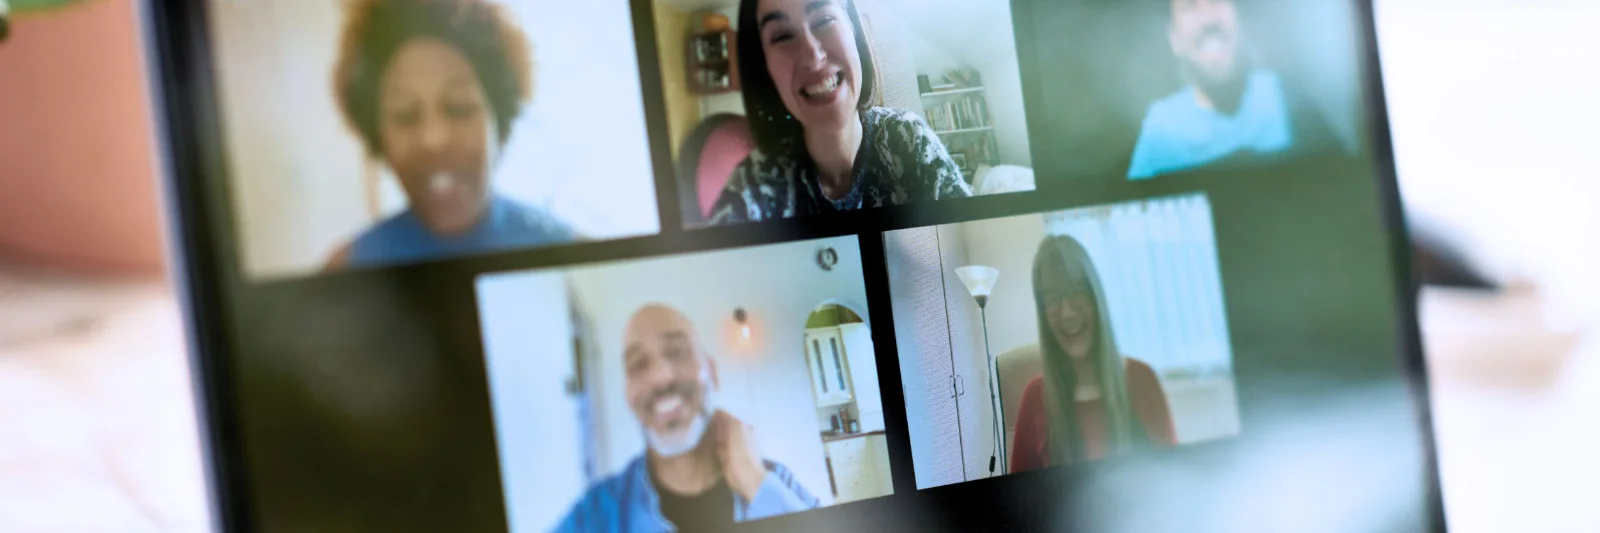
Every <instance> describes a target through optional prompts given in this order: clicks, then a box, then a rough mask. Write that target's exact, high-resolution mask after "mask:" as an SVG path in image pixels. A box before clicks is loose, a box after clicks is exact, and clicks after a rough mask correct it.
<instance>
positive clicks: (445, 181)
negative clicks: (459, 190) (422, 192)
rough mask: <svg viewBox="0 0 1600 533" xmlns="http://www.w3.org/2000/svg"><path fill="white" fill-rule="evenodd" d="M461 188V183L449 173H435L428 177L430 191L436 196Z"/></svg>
mask: <svg viewBox="0 0 1600 533" xmlns="http://www.w3.org/2000/svg"><path fill="white" fill-rule="evenodd" d="M458 186H460V181H459V180H457V179H455V177H453V176H451V175H450V174H449V173H448V172H435V173H434V174H433V175H432V176H429V177H428V190H429V191H431V192H433V193H434V194H445V193H448V192H450V191H452V190H454V189H455V188H456V187H458Z"/></svg>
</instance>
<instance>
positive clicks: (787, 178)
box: [710, 0, 972, 224]
mask: <svg viewBox="0 0 1600 533" xmlns="http://www.w3.org/2000/svg"><path fill="white" fill-rule="evenodd" d="M739 28H740V29H741V30H740V32H739V37H738V52H739V53H738V56H739V63H740V65H739V67H740V68H739V70H740V72H743V73H744V76H745V79H744V89H743V93H744V106H745V111H746V116H747V118H748V120H749V121H750V128H751V131H752V132H753V133H754V135H755V140H756V151H755V152H754V153H752V154H750V156H749V157H747V158H746V159H745V160H744V162H742V163H741V164H740V165H739V166H738V168H737V169H735V170H734V172H733V175H732V177H731V179H730V180H729V181H728V185H727V186H726V187H725V188H724V189H723V192H722V195H721V196H720V197H719V198H718V199H717V201H716V203H715V204H714V205H713V207H712V209H711V216H710V220H711V223H712V224H728V223H738V222H753V221H760V220H768V219H778V218H790V217H796V216H804V215H811V214H819V213H828V212H835V211H850V210H856V209H863V208H870V207H880V206H885V205H897V204H903V203H908V202H915V201H924V200H939V199H944V198H953V197H966V196H971V195H972V191H971V188H970V187H969V185H968V184H967V182H966V181H965V180H964V179H963V178H962V173H961V170H960V168H959V167H957V166H956V163H955V161H954V160H953V159H952V158H951V157H950V153H949V151H948V150H947V149H946V148H945V145H944V143H943V142H942V141H941V140H940V139H939V136H938V134H937V133H935V132H934V131H933V129H932V128H930V127H929V126H928V124H927V122H925V121H923V120H922V118H921V117H918V116H917V115H916V114H914V113H912V112H909V111H904V110H897V109H890V108H887V107H877V106H874V105H873V101H874V98H875V95H874V93H875V91H876V90H877V79H876V78H877V73H876V69H875V68H874V67H875V63H874V61H873V57H872V50H871V47H870V46H869V43H868V40H867V38H866V35H865V31H864V27H863V25H862V23H861V16H860V14H859V13H858V12H857V10H856V6H855V1H854V0H743V2H742V3H741V4H740V6H739Z"/></svg>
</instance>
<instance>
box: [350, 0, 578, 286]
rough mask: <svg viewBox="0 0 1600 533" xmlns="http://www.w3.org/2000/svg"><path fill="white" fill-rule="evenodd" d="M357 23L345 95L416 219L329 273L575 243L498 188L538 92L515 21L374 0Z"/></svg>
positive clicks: (353, 13)
mask: <svg viewBox="0 0 1600 533" xmlns="http://www.w3.org/2000/svg"><path fill="white" fill-rule="evenodd" d="M349 16H350V18H349V22H348V25H347V26H346V27H345V32H344V46H343V49H342V56H341V58H340V60H339V64H338V66H337V68H336V69H335V74H334V84H335V87H334V89H335V92H336V94H337V96H338V99H339V104H340V106H341V110H342V111H343V113H344V116H345V119H346V120H347V121H348V122H349V123H350V125H351V127H352V128H353V129H354V130H355V131H356V132H357V133H358V134H359V136H360V137H361V141H362V144H363V146H365V147H366V149H367V151H368V152H369V153H370V154H371V155H373V156H375V157H378V158H380V159H382V160H384V162H386V163H387V164H388V166H389V168H390V169H392V170H393V171H394V174H395V176H396V177H397V178H398V179H399V182H400V187H401V189H402V190H403V191H404V192H405V196H406V198H407V200H408V201H409V202H408V203H409V206H410V207H409V208H408V209H406V210H405V211H403V212H401V213H400V214H398V215H395V216H393V217H391V218H389V219H387V220H384V221H382V222H379V223H378V224H377V225H375V226H373V227H371V228H368V229H367V230H365V231H363V232H362V233H361V235H360V236H358V237H356V239H355V240H354V241H352V242H351V243H349V244H348V245H346V246H344V247H342V248H341V249H340V250H338V251H337V252H335V254H334V257H333V258H332V259H331V260H330V261H329V263H328V267H329V268H330V269H337V268H344V267H346V266H362V265H374V264H386V263H393V262H398V261H408V260H416V259H422V258H428V257H438V256H448V255H458V254H461V253H468V252H473V251H487V250H493V249H503V248H513V247H526V246H539V245H546V244H553V243H559V242H565V241H570V240H573V239H574V234H573V232H572V230H571V229H570V228H569V227H568V226H567V225H566V224H564V223H562V222H560V221H559V220H557V219H555V218H554V217H552V216H550V215H549V214H548V213H546V212H544V211H543V210H540V209H537V208H534V207H531V206H526V205H522V204H520V203H517V202H514V201H512V200H510V199H508V198H504V197H502V196H499V195H496V194H495V193H494V192H493V190H492V188H491V187H490V185H489V176H490V175H491V173H492V167H493V166H494V165H495V164H496V163H497V162H498V160H499V152H500V148H501V146H503V145H504V144H505V142H506V139H508V138H509V137H510V135H511V126H512V124H513V122H514V121H515V120H516V117H517V114H518V112H519V110H520V106H521V105H522V104H523V102H524V101H526V100H527V99H528V98H529V96H530V93H531V86H532V81H531V78H532V74H531V70H532V61H531V60H530V58H529V56H530V53H531V52H530V46H529V44H528V41H527V38H526V37H525V36H524V35H523V33H522V31H521V30H520V29H518V28H517V27H516V26H515V25H513V24H512V22H511V21H510V18H509V14H508V13H507V12H506V11H505V10H504V9H502V8H500V7H499V6H496V5H494V4H490V3H488V2H485V1H482V0H367V1H364V2H359V3H356V4H354V5H353V7H352V8H351V10H350V15H349Z"/></svg>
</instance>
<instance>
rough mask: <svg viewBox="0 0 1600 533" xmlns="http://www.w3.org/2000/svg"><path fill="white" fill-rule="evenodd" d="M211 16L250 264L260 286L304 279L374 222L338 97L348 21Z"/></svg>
mask: <svg viewBox="0 0 1600 533" xmlns="http://www.w3.org/2000/svg"><path fill="white" fill-rule="evenodd" d="M211 16H212V25H213V30H212V35H213V38H214V39H215V43H216V53H217V59H216V67H217V76H218V80H217V82H218V84H219V90H218V94H219V96H220V98H221V106H222V119H223V133H224V135H225V137H226V139H225V145H224V146H225V147H226V150H227V163H228V171H229V172H230V176H229V177H230V178H231V180H230V182H231V186H232V197H233V203H234V209H235V210H236V211H237V212H236V217H235V218H236V224H237V228H236V229H237V231H238V239H239V241H238V242H239V247H240V252H239V253H240V254H241V259H242V260H243V261H242V264H244V265H246V268H247V272H246V275H248V276H252V277H254V276H281V275H285V274H298V273H301V272H303V271H304V270H305V268H306V266H307V265H308V264H320V263H321V262H322V261H324V260H325V258H326V257H327V256H328V254H329V253H331V252H332V251H333V249H334V248H335V247H337V246H339V245H341V244H343V243H344V242H345V241H347V240H349V239H350V238H352V237H354V236H355V235H356V233H357V232H359V231H360V230H361V229H362V228H363V227H364V226H365V225H367V224H369V223H371V222H372V221H373V217H372V215H371V214H369V209H368V206H367V195H366V190H365V185H364V181H363V180H364V179H365V178H364V176H365V172H366V168H365V163H364V159H365V156H364V153H363V151H362V149H361V145H360V143H359V142H358V141H357V139H356V137H355V135H354V134H353V133H351V131H350V129H349V128H348V127H346V126H345V123H344V120H343V118H341V115H340V114H339V109H338V107H337V106H336V105H335V102H334V98H333V89H332V87H333V84H332V81H331V80H332V70H333V65H334V61H335V59H336V58H335V55H336V53H335V52H336V50H337V47H338V37H339V30H340V24H341V23H342V22H343V20H344V16H343V13H342V12H341V10H340V9H339V3H338V2H272V1H266V0H243V1H237V2H213V3H212V4H211ZM286 117H287V118H288V120H285V118H286ZM286 215H288V216H286Z"/></svg>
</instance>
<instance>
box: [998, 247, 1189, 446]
mask: <svg viewBox="0 0 1600 533" xmlns="http://www.w3.org/2000/svg"><path fill="white" fill-rule="evenodd" d="M1033 295H1034V304H1035V307H1036V311H1037V316H1038V321H1039V352H1040V357H1041V358H1042V359H1043V362H1044V370H1043V372H1042V373H1041V375H1040V376H1039V377H1036V378H1034V379H1033V381H1031V382H1029V383H1028V386H1027V389H1026V390H1025V391H1024V392H1023V394H1022V403H1021V407H1020V408H1019V409H1018V411H1017V427H1016V440H1015V444H1014V451H1013V453H1012V454H1011V470H1010V471H1011V472H1022V471H1027V470H1033V469H1037V468H1043V467H1046V466H1052V465H1062V464H1069V463H1073V462H1078V461H1086V460H1095V459H1101V458H1105V457H1109V456H1113V455H1119V454H1123V453H1127V452H1130V451H1134V450H1138V449H1143V448H1148V447H1152V446H1171V445H1174V444H1177V439H1176V436H1175V434H1174V431H1173V427H1172V415H1171V413H1170V412H1169V411H1168V409H1167V399H1166V394H1165V393H1164V392H1163V391H1162V390H1161V382H1160V380H1159V379H1157V378H1156V374H1155V371H1153V370H1151V369H1150V365H1148V364H1145V363H1144V362H1142V361H1139V360H1137V359H1134V358H1132V357H1128V356H1126V355H1124V354H1123V353H1122V351H1121V350H1119V349H1118V348H1117V339H1116V336H1115V335H1114V334H1113V332H1112V328H1111V315H1110V313H1109V312H1107V306H1106V294H1105V290H1104V288H1103V286H1102V285H1101V283H1100V275H1099V272H1098V271H1097V270H1096V269H1095V265H1094V262H1093V261H1092V260H1091V259H1090V258H1089V252H1088V251H1087V250H1085V249H1084V247H1083V245H1082V244H1081V243H1079V242H1078V241H1077V240H1076V239H1074V238H1072V237H1070V236H1066V235H1057V236H1050V237H1046V238H1045V239H1044V242H1041V243H1039V250H1038V251H1037V252H1036V253H1035V254H1034V257H1033Z"/></svg>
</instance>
